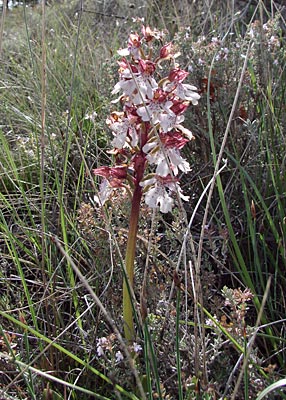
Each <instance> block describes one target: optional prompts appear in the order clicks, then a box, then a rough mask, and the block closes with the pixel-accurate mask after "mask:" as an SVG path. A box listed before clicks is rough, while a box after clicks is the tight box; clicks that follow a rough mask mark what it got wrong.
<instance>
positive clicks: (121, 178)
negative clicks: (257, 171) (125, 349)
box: [93, 27, 200, 341]
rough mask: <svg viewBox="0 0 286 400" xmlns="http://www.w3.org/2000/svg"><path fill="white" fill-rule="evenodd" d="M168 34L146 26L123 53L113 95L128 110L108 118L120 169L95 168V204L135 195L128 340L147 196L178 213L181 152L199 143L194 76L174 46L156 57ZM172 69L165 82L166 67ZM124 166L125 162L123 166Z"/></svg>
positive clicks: (183, 166) (126, 298) (183, 169)
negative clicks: (120, 192)
mask: <svg viewBox="0 0 286 400" xmlns="http://www.w3.org/2000/svg"><path fill="white" fill-rule="evenodd" d="M158 39H160V41H161V40H162V34H161V33H159V32H157V31H152V30H151V29H150V28H149V27H142V31H141V35H139V34H137V33H132V34H131V35H130V36H129V40H128V47H127V48H125V49H121V50H119V51H118V53H119V55H121V56H122V59H121V61H119V63H118V64H119V76H120V79H119V82H118V83H117V84H116V85H115V87H114V89H113V91H112V94H117V93H118V94H119V98H118V99H117V100H115V101H114V102H113V103H117V102H120V103H121V105H122V111H119V112H118V111H114V112H112V113H111V115H110V116H109V118H108V119H107V125H108V126H109V128H110V129H111V131H112V133H113V140H112V142H111V145H112V146H113V149H112V150H111V153H112V154H113V155H114V160H115V162H114V166H104V167H100V168H97V169H95V170H94V171H93V172H94V174H95V175H98V176H100V177H102V178H103V179H102V181H101V183H100V186H99V192H98V195H97V196H95V200H96V201H97V202H98V203H99V204H100V205H101V206H102V205H104V203H105V202H106V201H107V200H108V199H109V198H110V197H111V196H112V192H113V191H114V190H117V189H118V188H128V190H129V192H130V193H131V194H132V200H131V213H130V223H129V234H128V240H127V248H126V259H125V268H126V277H125V279H124V283H123V319H124V333H125V337H126V339H127V340H129V341H132V340H133V339H134V338H135V330H134V324H133V312H132V300H131V296H130V293H129V290H128V288H133V281H134V261H135V253H136V236H137V229H138V220H139V214H140V203H141V200H142V196H143V197H144V200H145V203H146V204H147V205H148V206H149V207H151V208H155V209H159V210H160V211H161V212H162V213H168V212H170V211H172V208H173V206H174V202H175V199H176V196H177V197H178V196H179V197H180V198H181V199H182V200H184V201H187V200H188V199H189V197H188V196H185V195H184V194H183V193H182V190H181V188H180V185H179V178H178V175H179V173H187V172H188V171H190V165H189V163H188V162H187V161H186V160H185V159H184V158H183V157H182V155H181V153H180V151H181V149H182V148H183V147H184V146H185V144H186V143H188V142H189V141H190V140H192V139H193V135H192V133H191V132H190V131H189V130H188V129H186V128H185V127H184V126H183V125H182V123H183V122H184V119H185V117H184V113H185V111H186V109H187V108H188V106H189V104H190V103H192V104H193V105H196V104H197V103H198V100H199V98H200V96H199V94H198V93H197V88H196V87H195V86H192V85H189V84H187V83H183V82H184V81H185V79H186V78H187V76H188V72H186V71H184V70H182V69H180V67H179V65H178V64H177V63H176V62H175V59H176V57H177V56H178V54H177V53H175V50H174V47H173V45H172V43H168V44H166V45H164V46H162V47H161V49H160V50H159V52H158V56H157V57H156V58H154V57H153V46H154V43H155V41H156V40H158ZM164 61H167V62H168V64H169V65H172V67H171V70H170V71H169V73H168V76H166V77H164V78H162V77H161V73H162V64H163V62H164ZM123 163H124V164H123Z"/></svg>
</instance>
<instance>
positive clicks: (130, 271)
mask: <svg viewBox="0 0 286 400" xmlns="http://www.w3.org/2000/svg"><path fill="white" fill-rule="evenodd" d="M141 197H142V188H141V186H139V184H137V185H136V187H135V190H134V193H133V198H132V205H131V214H130V222H129V233H128V239H127V248H126V258H125V268H126V276H125V277H124V281H123V320H124V335H125V338H126V339H127V340H128V341H129V342H131V341H133V340H134V338H135V329H134V323H133V306H132V297H131V293H130V289H133V284H134V260H135V252H136V239H137V229H138V221H139V213H140V202H141Z"/></svg>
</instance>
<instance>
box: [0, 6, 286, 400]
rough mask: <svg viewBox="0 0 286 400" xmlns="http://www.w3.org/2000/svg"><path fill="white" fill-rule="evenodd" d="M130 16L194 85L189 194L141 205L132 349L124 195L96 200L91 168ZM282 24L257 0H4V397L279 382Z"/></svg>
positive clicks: (102, 141)
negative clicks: (170, 50) (161, 207)
mask: <svg viewBox="0 0 286 400" xmlns="http://www.w3.org/2000/svg"><path fill="white" fill-rule="evenodd" d="M44 11H45V13H44ZM139 18H140V19H143V18H144V23H145V24H147V25H150V26H151V28H153V27H156V28H158V29H162V30H165V31H166V34H167V40H172V41H173V43H174V44H176V45H177V47H178V50H179V51H180V52H181V56H180V63H181V65H182V66H183V67H184V68H186V69H188V71H189V72H190V75H189V78H188V79H189V82H190V83H191V84H194V85H196V86H197V87H198V89H199V92H200V94H201V100H200V102H199V105H198V106H196V107H192V108H191V110H190V112H189V113H188V116H187V123H186V124H185V126H186V127H188V128H189V129H191V130H192V131H193V133H194V135H195V137H196V140H195V141H192V143H191V144H190V145H188V147H187V149H186V151H185V157H186V158H187V159H188V161H189V162H190V163H191V165H192V172H191V173H189V175H188V177H187V178H184V182H183V185H182V186H183V187H184V192H185V193H186V194H188V195H190V202H189V203H188V204H187V205H186V206H185V208H184V209H179V208H178V209H177V210H176V211H175V212H174V213H173V214H172V215H171V214H168V215H167V216H162V215H159V214H156V215H153V214H152V213H151V212H150V211H149V210H148V209H147V208H146V207H145V206H144V205H142V213H141V220H140V227H139V232H138V243H139V245H138V251H137V259H136V289H135V296H136V299H137V301H138V303H139V300H140V295H141V297H142V282H143V275H144V271H145V269H146V271H145V273H147V288H146V291H147V292H146V294H145V293H144V296H145V297H146V298H145V300H146V302H147V306H148V316H147V319H146V321H145V323H144V324H143V325H142V324H140V323H139V322H138V321H137V323H138V325H137V332H138V338H137V342H136V345H135V348H133V349H130V347H128V345H127V344H126V343H124V342H123V343H122V342H121V341H120V334H119V333H120V332H121V331H122V310H121V307H122V306H121V290H122V289H121V288H122V254H123V255H124V249H125V246H126V237H127V230H128V215H129V209H130V204H129V203H128V198H124V197H122V196H123V195H121V194H120V193H118V195H116V196H114V198H113V200H112V202H110V203H109V204H108V205H107V206H106V208H105V209H104V210H101V209H99V208H98V207H96V206H95V205H94V202H93V197H94V195H95V193H96V190H97V186H96V185H97V182H96V180H95V178H94V177H93V176H92V174H91V171H92V169H93V168H96V167H98V166H100V165H104V164H105V163H106V162H107V161H108V158H109V157H111V155H110V154H108V152H107V150H108V149H110V147H109V140H110V137H111V134H110V132H109V130H108V128H107V127H106V123H105V120H106V117H107V116H108V114H109V113H110V110H111V109H112V107H114V105H112V104H111V103H110V102H111V100H113V97H112V95H111V91H112V88H113V86H114V84H115V83H116V82H117V80H118V73H117V68H118V66H117V60H118V55H117V53H116V51H117V49H118V48H120V47H125V44H126V40H127V38H128V35H129V33H130V31H131V30H136V31H140V26H141V24H142V21H140V20H139ZM285 30H286V25H285V7H284V8H283V4H282V2H279V1H272V0H271V1H262V0H259V1H258V0H257V1H248V2H247V1H234V2H232V1H228V0H225V1H216V2H212V3H210V2H209V1H206V0H204V1H200V2H192V1H188V0H178V1H172V0H164V1H160V2H159V1H158V2H157V1H148V0H146V1H145V2H142V1H141V2H139V1H137V0H136V1H133V3H130V2H129V1H128V2H127V1H124V0H120V1H117V2H114V1H112V0H110V1H102V2H95V1H92V0H89V1H88V0H87V1H84V2H83V1H82V2H81V1H61V2H53V4H51V5H50V6H47V7H46V8H44V7H43V6H42V5H41V4H39V5H37V6H35V7H33V8H29V7H25V8H24V7H18V8H17V9H14V10H13V11H12V12H9V11H8V12H7V13H5V12H3V13H2V20H1V36H0V39H1V40H0V49H1V65H0V68H1V75H0V88H1V90H0V104H1V107H0V142H1V143H0V144H1V152H0V282H1V286H0V391H1V398H3V399H91V398H105V399H114V398H121V399H127V398H132V399H136V398H140V399H141V398H144V397H145V398H148V399H156V398H159V399H218V398H222V399H232V398H233V399H234V398H237V399H248V398H251V399H256V398H258V396H259V393H260V394H261V393H262V394H261V395H260V398H262V397H261V396H264V392H263V390H266V392H267V391H268V392H269V397H268V398H273V399H276V398H277V399H278V398H279V399H280V398H285V395H284V394H283V387H284V386H285V379H284V380H283V378H285V373H286V369H285V365H286V352H285V345H286V336H285V330H286V324H285V315H286V298H285V287H286V282H285V281H286V278H285V269H286V244H285V238H286V215H285V210H286V199H285V187H286V156H285V154H286V151H285V150H286V148H285V147H286V138H285V132H286V131H285V125H286V121H285V115H286V114H285V111H286V102H285V88H286V84H285V82H286V71H285V60H286V57H285ZM226 160H227V162H226ZM221 167H223V169H222V170H221V172H220V173H219V174H218V175H217V171H218V169H219V168H221ZM212 182H215V185H214V187H212ZM146 259H147V261H146ZM134 306H135V311H136V312H137V303H136V304H135V305H134ZM134 349H135V353H136V357H135V361H134V357H133V359H132V357H131V358H130V351H131V353H134ZM128 354H129V357H128ZM133 355H134V354H133ZM121 356H122V357H121ZM140 382H141V392H140ZM273 383H275V384H276V386H274V387H273V386H271V384H273ZM142 389H143V393H142ZM272 389H273V391H272ZM274 389H275V390H274Z"/></svg>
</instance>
